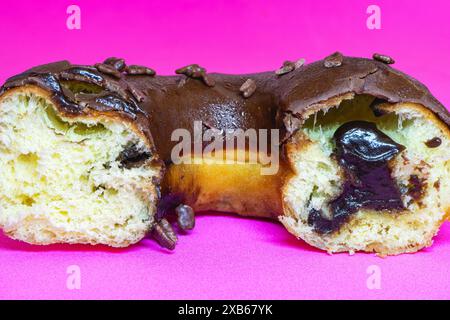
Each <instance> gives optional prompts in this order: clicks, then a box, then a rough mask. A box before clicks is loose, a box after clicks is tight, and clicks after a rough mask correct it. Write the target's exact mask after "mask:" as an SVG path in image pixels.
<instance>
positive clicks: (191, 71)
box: [175, 64, 215, 87]
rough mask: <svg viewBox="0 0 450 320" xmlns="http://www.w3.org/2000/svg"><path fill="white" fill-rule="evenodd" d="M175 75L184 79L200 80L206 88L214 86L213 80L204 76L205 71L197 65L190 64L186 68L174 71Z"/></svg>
mask: <svg viewBox="0 0 450 320" xmlns="http://www.w3.org/2000/svg"><path fill="white" fill-rule="evenodd" d="M175 73H176V74H184V75H185V76H186V77H188V78H192V79H202V80H203V82H204V83H205V84H206V85H207V86H208V87H213V86H214V85H215V81H214V79H212V78H210V77H209V76H208V75H207V74H206V69H205V68H202V67H200V66H199V65H198V64H190V65H188V66H185V67H182V68H179V69H177V70H175Z"/></svg>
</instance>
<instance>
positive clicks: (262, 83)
mask: <svg viewBox="0 0 450 320" xmlns="http://www.w3.org/2000/svg"><path fill="white" fill-rule="evenodd" d="M336 57H338V58H339V63H338V64H337V65H336V66H334V67H332V68H329V67H326V66H325V65H328V64H329V63H328V62H329V61H330V60H333V59H335V58H336ZM333 61H334V60H333ZM105 65H108V66H111V67H114V68H116V69H117V71H119V72H120V71H122V70H123V73H122V74H121V77H120V78H117V74H115V75H111V74H109V73H108V72H106V73H102V72H101V70H98V69H97V68H95V67H91V66H79V65H72V64H70V63H69V62H67V61H60V62H56V63H51V64H47V65H43V66H38V67H35V68H32V69H30V70H27V71H25V72H24V73H22V74H20V75H17V76H14V77H12V78H10V79H8V80H7V82H6V83H5V84H4V86H3V87H2V88H1V89H0V94H2V93H4V92H6V91H8V90H9V89H11V88H14V87H18V86H23V85H27V84H32V85H37V86H39V87H41V88H44V89H46V90H48V91H49V92H51V94H52V98H53V99H54V100H55V102H57V104H58V106H59V108H60V111H61V112H64V113H66V114H69V115H70V114H73V115H89V114H91V113H92V112H93V111H99V112H102V113H114V114H116V115H118V116H120V117H123V118H127V119H129V120H131V121H133V122H134V123H135V124H137V126H138V127H139V128H140V129H141V130H142V131H143V132H144V133H145V134H146V135H147V137H148V138H149V140H150V141H153V143H154V144H155V146H156V149H157V153H158V154H159V155H160V157H161V158H162V160H164V161H166V162H168V161H170V151H171V150H172V147H173V146H174V145H175V144H176V143H177V142H171V139H170V136H171V133H172V132H173V130H174V129H177V128H185V129H188V130H190V131H191V132H192V131H193V122H194V121H195V120H199V121H200V120H201V121H203V123H204V124H205V125H206V126H207V127H209V128H216V129H219V130H224V129H238V128H240V129H244V130H246V129H249V128H254V129H280V130H281V131H282V134H284V139H283V140H285V139H286V138H287V137H288V136H289V135H290V134H291V133H292V132H294V131H295V130H297V129H298V128H299V127H300V126H301V125H302V123H303V118H302V116H303V115H304V114H305V113H306V112H308V111H309V109H310V108H311V106H313V105H314V104H317V103H320V102H323V101H326V100H328V99H330V98H333V97H336V96H340V95H343V94H346V93H350V92H352V93H355V94H369V95H372V96H374V97H376V98H378V99H382V100H383V101H387V102H389V103H395V102H413V103H419V104H422V105H424V106H425V107H427V108H429V109H430V110H431V111H433V112H434V113H435V114H436V115H437V116H438V117H439V118H440V119H441V120H443V121H444V122H445V123H446V124H447V125H449V124H450V115H449V112H448V111H447V110H446V108H445V107H444V106H443V105H441V104H440V103H439V102H438V101H437V100H436V99H435V98H434V97H433V96H432V95H431V94H430V92H429V91H428V89H427V88H426V87H425V86H423V85H422V84H420V83H419V82H418V81H416V80H414V79H412V78H411V77H409V76H407V75H405V74H404V73H401V72H399V71H397V70H395V69H393V68H391V67H390V66H388V65H386V64H385V63H382V62H379V61H375V60H370V59H362V58H349V57H343V56H341V55H340V54H339V53H335V54H333V55H331V56H330V57H328V58H326V59H325V60H321V61H317V62H315V63H312V64H309V65H301V64H299V65H298V67H296V68H294V69H292V70H290V72H289V73H288V74H285V75H283V76H281V77H280V76H278V75H276V74H275V73H274V72H265V73H259V74H249V75H224V74H214V73H213V74H206V71H205V70H204V69H203V68H201V67H198V68H194V69H195V70H194V69H193V70H191V69H192V68H191V69H189V68H188V69H189V70H184V69H186V68H182V69H179V70H178V72H180V73H183V74H182V75H178V76H154V72H150V73H148V74H139V73H137V74H127V73H126V70H127V68H126V67H125V62H122V60H121V59H118V58H114V59H107V60H106V61H105ZM100 69H102V68H100ZM149 70H151V69H149ZM180 70H181V71H183V72H181V71H180ZM196 70H197V71H199V70H200V71H201V72H200V73H199V74H196V73H195V72H194V73H193V74H191V73H189V72H188V71H196ZM186 72H187V73H188V75H185V74H184V73H186ZM205 76H206V77H207V79H208V83H209V84H211V83H214V86H211V87H209V86H208V85H206V84H205V83H204V77H205ZM248 79H250V80H251V81H252V83H254V85H255V87H256V88H257V90H256V91H255V92H254V93H253V94H252V95H251V96H250V97H244V96H243V95H242V93H241V92H240V88H241V86H242V84H243V83H245V82H246V81H248ZM63 80H72V81H79V82H82V83H89V84H95V85H97V86H99V87H100V89H101V90H100V91H99V92H97V93H92V94H75V93H73V92H70V90H68V89H67V88H65V87H64V86H63V85H62V82H63ZM150 131H151V132H150Z"/></svg>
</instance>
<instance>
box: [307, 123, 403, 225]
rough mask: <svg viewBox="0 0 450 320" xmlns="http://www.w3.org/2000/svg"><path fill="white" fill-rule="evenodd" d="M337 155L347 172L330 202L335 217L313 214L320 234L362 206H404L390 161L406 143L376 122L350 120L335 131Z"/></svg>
mask: <svg viewBox="0 0 450 320" xmlns="http://www.w3.org/2000/svg"><path fill="white" fill-rule="evenodd" d="M334 141H335V144H336V158H337V160H338V162H339V164H340V165H341V167H342V168H343V169H344V171H345V180H346V181H345V183H344V186H343V190H342V192H341V194H340V195H339V196H338V197H337V198H336V199H334V200H332V201H331V202H330V203H329V208H330V210H331V213H332V219H326V218H324V217H323V216H322V213H321V212H320V211H318V210H313V211H312V212H311V213H310V216H309V219H308V223H309V224H310V225H312V226H314V228H315V230H316V231H317V232H319V233H330V232H333V231H336V230H338V229H339V227H340V226H341V225H342V224H343V223H345V222H346V221H347V220H348V218H349V217H350V216H351V215H352V214H354V213H355V212H356V211H358V210H359V209H361V208H366V209H374V210H389V211H390V212H393V211H398V210H401V209H404V206H403V202H402V200H401V194H400V191H399V189H398V187H397V185H396V183H395V181H394V179H393V178H392V177H391V170H390V168H389V161H390V160H392V159H393V158H394V157H395V156H396V155H398V154H399V153H400V152H401V151H402V150H404V146H402V145H400V144H398V143H396V142H395V141H393V140H392V139H391V138H389V137H388V136H387V135H386V134H384V133H383V132H381V131H380V130H378V129H377V127H376V126H375V124H374V123H371V122H366V121H351V122H347V123H345V124H343V125H342V126H341V127H339V129H337V130H336V132H335V134H334Z"/></svg>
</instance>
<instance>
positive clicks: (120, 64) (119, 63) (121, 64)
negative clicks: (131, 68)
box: [103, 57, 126, 72]
mask: <svg viewBox="0 0 450 320" xmlns="http://www.w3.org/2000/svg"><path fill="white" fill-rule="evenodd" d="M103 64H107V65H110V66H112V67H113V68H114V69H116V70H117V71H120V72H122V71H123V69H125V66H126V65H125V60H124V59H122V58H116V57H111V58H108V59H106V60H105V61H104V62H103Z"/></svg>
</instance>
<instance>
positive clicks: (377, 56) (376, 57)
mask: <svg viewBox="0 0 450 320" xmlns="http://www.w3.org/2000/svg"><path fill="white" fill-rule="evenodd" d="M373 59H374V60H377V61H380V62H383V63H386V64H394V63H395V60H394V59H392V58H391V57H389V56H387V55H384V54H379V53H374V54H373Z"/></svg>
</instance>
